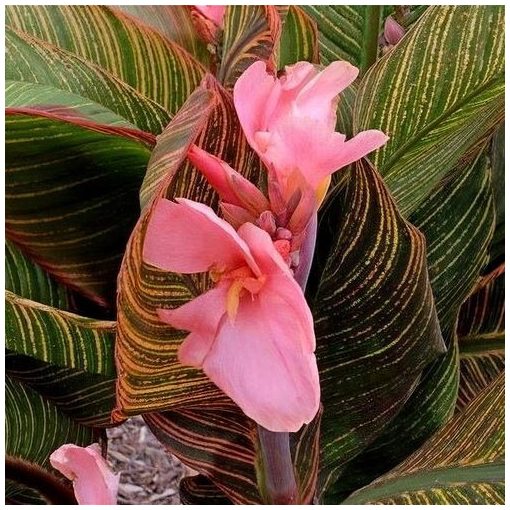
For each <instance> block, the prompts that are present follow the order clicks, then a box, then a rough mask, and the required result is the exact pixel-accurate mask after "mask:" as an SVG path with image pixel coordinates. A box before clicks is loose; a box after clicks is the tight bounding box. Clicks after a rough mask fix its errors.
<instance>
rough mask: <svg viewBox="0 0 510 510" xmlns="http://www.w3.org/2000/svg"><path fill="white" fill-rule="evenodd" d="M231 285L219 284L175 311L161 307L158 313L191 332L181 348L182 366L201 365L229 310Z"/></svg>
mask: <svg viewBox="0 0 510 510" xmlns="http://www.w3.org/2000/svg"><path fill="white" fill-rule="evenodd" d="M227 292H228V284H221V283H220V284H219V285H218V286H217V287H215V288H214V289H211V290H209V291H207V292H205V293H204V294H201V295H200V296H198V297H196V298H194V299H192V300H191V301H188V302H187V303H186V304H184V305H182V306H180V307H179V308H174V309H172V310H168V309H159V310H158V316H159V318H160V319H161V320H162V321H163V322H166V323H167V324H170V325H171V326H172V327H174V328H176V329H182V330H185V331H190V332H191V333H190V335H188V336H187V337H186V339H185V340H184V342H183V344H182V345H181V347H180V349H179V360H180V362H181V363H182V364H183V365H191V366H194V367H199V366H201V365H202V362H203V360H204V358H205V356H206V355H207V353H208V352H209V350H210V348H211V345H212V344H213V342H214V338H215V335H216V332H217V329H218V324H219V322H220V320H221V318H222V316H223V315H224V314H225V313H226V299H227Z"/></svg>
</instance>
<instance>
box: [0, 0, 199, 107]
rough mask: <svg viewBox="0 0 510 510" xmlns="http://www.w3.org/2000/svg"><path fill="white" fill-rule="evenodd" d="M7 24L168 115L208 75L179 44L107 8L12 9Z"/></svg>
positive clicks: (8, 9)
mask: <svg viewBox="0 0 510 510" xmlns="http://www.w3.org/2000/svg"><path fill="white" fill-rule="evenodd" d="M6 22H7V25H8V26H11V27H12V28H15V29H17V30H19V31H22V32H26V33H27V34H29V35H31V36H33V37H36V38H37V39H40V40H43V41H46V42H47V43H50V44H54V45H55V46H57V47H59V48H61V49H63V50H66V51H68V52H70V53H73V54H75V55H77V56H79V57H82V58H84V59H86V60H87V61H89V62H92V63H94V64H97V65H98V66H99V67H100V68H102V69H104V70H106V71H108V72H109V73H111V74H112V75H114V76H116V77H117V78H119V79H120V80H122V81H123V82H125V83H127V84H128V85H131V86H132V87H133V88H135V89H136V90H138V92H140V93H141V94H142V95H144V96H145V97H147V98H149V99H152V100H153V101H155V102H156V103H158V104H160V105H161V106H163V107H164V108H165V110H167V111H168V112H170V113H175V112H176V111H177V110H178V109H179V108H180V106H181V105H182V104H183V103H184V101H185V100H186V99H187V97H188V96H189V94H191V92H192V91H193V89H194V88H195V87H196V86H197V85H198V84H199V83H200V80H201V79H202V77H203V75H204V73H205V69H204V68H203V67H202V65H201V64H200V63H199V62H198V61H197V60H195V59H194V58H193V57H192V56H191V55H190V54H189V53H187V52H186V51H185V50H183V49H182V48H181V47H180V46H179V45H177V44H175V43H174V42H172V41H170V40H168V39H166V38H165V37H163V36H161V35H160V34H159V33H158V32H156V31H155V30H153V29H152V28H150V27H149V26H148V25H146V24H145V23H140V22H138V21H136V20H135V19H133V18H131V17H129V16H126V15H125V14H123V13H122V12H121V11H119V10H115V9H111V8H109V7H106V6H94V5H66V6H59V5H46V6H45V5H36V6H34V5H31V6H30V5H25V6H9V7H8V8H7V9H6Z"/></svg>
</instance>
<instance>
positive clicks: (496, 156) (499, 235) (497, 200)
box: [485, 125, 505, 273]
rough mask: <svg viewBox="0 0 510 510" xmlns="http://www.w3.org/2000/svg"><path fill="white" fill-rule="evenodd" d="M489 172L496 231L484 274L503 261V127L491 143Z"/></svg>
mask: <svg viewBox="0 0 510 510" xmlns="http://www.w3.org/2000/svg"><path fill="white" fill-rule="evenodd" d="M491 172H492V189H493V193H494V205H495V207H496V230H495V232H494V237H493V239H492V242H491V249H490V260H489V263H488V265H487V268H486V270H485V272H486V273H487V272H490V271H492V270H494V269H496V268H497V267H498V266H499V265H500V264H502V263H504V261H505V126H504V125H502V126H501V127H499V128H498V130H497V131H496V133H495V134H494V136H493V138H492V143H491Z"/></svg>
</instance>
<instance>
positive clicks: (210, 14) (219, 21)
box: [195, 5, 226, 27]
mask: <svg viewBox="0 0 510 510" xmlns="http://www.w3.org/2000/svg"><path fill="white" fill-rule="evenodd" d="M195 7H196V8H197V9H198V10H199V11H200V12H201V13H202V14H203V15H204V16H205V17H206V18H208V19H210V20H211V21H213V22H214V23H216V25H218V26H219V27H221V26H222V25H223V16H224V15H225V9H226V6H225V5H195Z"/></svg>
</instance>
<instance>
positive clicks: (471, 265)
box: [327, 153, 493, 502]
mask: <svg viewBox="0 0 510 510" xmlns="http://www.w3.org/2000/svg"><path fill="white" fill-rule="evenodd" d="M454 175H455V178H454V179H452V180H451V181H450V182H448V183H447V184H446V185H444V186H441V187H439V188H437V189H436V190H435V191H434V193H432V194H431V195H430V196H429V197H428V198H427V200H426V201H425V202H424V203H423V204H422V205H421V206H420V208H419V209H418V210H417V211H416V212H415V213H414V214H413V215H412V216H411V221H412V222H413V224H415V225H416V226H417V227H418V228H419V229H420V231H421V232H422V233H423V234H424V235H425V238H426V241H427V262H428V270H429V275H430V282H431V286H432V291H433V294H434V298H435V301H436V307H437V313H438V317H439V320H440V323H441V330H442V332H443V337H444V338H445V340H446V344H447V346H448V353H447V354H445V355H444V356H442V357H440V358H439V359H438V360H436V361H434V362H433V363H432V364H431V365H430V366H429V367H428V368H427V369H426V371H424V373H423V375H422V378H421V380H420V383H419V384H418V386H417V388H416V390H414V392H413V394H412V396H411V397H410V399H409V400H408V401H407V402H406V404H405V405H404V407H403V408H402V411H401V412H400V413H399V414H398V415H397V416H396V418H394V419H393V420H392V421H391V422H390V423H389V424H388V425H387V427H386V428H385V430H384V432H383V433H382V434H381V436H380V437H378V438H377V440H376V441H375V442H374V443H373V444H372V445H370V446H369V448H368V449H367V450H366V451H365V452H363V454H361V455H359V456H358V457H357V458H356V459H354V460H353V461H352V462H350V463H349V464H347V465H346V466H345V468H344V470H343V473H342V477H341V478H340V479H339V480H338V482H337V483H336V484H335V486H334V488H333V489H332V490H330V491H329V494H328V496H327V501H328V502H332V501H334V500H335V499H336V501H339V500H340V499H341V497H342V496H346V495H348V494H349V493H350V492H352V491H353V490H356V489H358V488H360V487H363V486H364V485H367V484H368V483H370V482H371V481H372V480H374V479H375V478H376V477H378V476H380V475H382V474H383V473H385V472H387V471H388V470H389V469H392V468H393V467H394V466H396V465H397V464H398V463H399V462H401V461H402V460H404V459H405V458H406V457H407V456H408V455H409V454H410V453H412V452H413V451H414V450H416V449H417V448H418V447H419V446H421V445H422V444H423V442H424V441H425V440H426V439H427V438H428V437H430V436H431V435H432V434H433V433H434V432H436V431H437V430H438V429H439V427H441V426H442V425H443V424H444V423H445V422H446V421H447V420H448V419H449V418H450V417H451V415H452V413H453V410H454V407H455V401H456V399H457V392H458V385H459V354H458V350H459V349H458V345H457V337H456V334H455V323H456V318H457V314H458V311H459V308H460V306H461V304H462V302H463V301H464V300H465V298H466V297H467V296H468V295H469V293H470V292H471V289H472V287H473V285H474V284H475V282H476V281H477V278H478V274H479V273H480V271H481V270H482V268H483V267H484V265H485V261H486V257H487V248H488V246H489V242H490V239H491V236H492V231H493V211H492V205H493V204H492V196H491V183H490V171H489V168H488V166H487V158H486V156H485V153H482V154H481V155H479V156H478V158H476V159H475V161H473V162H470V163H467V164H463V165H461V166H460V167H459V168H457V169H456V171H455V173H454Z"/></svg>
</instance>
